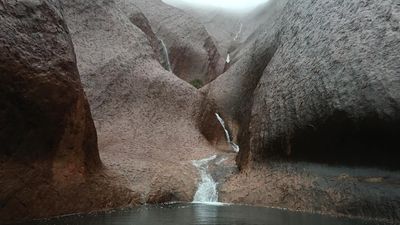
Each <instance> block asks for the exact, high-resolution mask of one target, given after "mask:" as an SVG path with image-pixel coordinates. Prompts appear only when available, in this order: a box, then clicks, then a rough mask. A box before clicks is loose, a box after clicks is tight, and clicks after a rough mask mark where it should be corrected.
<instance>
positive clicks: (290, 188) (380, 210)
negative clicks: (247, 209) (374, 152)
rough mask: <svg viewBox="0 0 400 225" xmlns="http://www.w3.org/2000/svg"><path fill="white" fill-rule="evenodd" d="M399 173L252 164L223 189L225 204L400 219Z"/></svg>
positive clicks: (311, 164)
mask: <svg viewBox="0 0 400 225" xmlns="http://www.w3.org/2000/svg"><path fill="white" fill-rule="evenodd" d="M399 181H400V177H399V174H398V172H391V171H385V170H380V169H375V168H350V167H338V166H328V165H324V164H315V163H303V162H299V163H287V162H272V163H269V164H268V165H252V167H251V168H248V169H247V170H244V171H242V172H241V173H240V174H238V175H236V176H232V177H230V178H229V179H228V181H227V182H225V183H224V184H223V185H222V187H221V188H220V200H221V201H224V202H232V203H238V204H251V205H268V206H270V207H278V208H286V209H290V210H296V211H308V212H320V213H323V214H331V215H340V216H343V215H344V216H353V217H361V218H374V219H377V220H382V221H386V222H389V223H397V222H398V221H399V219H400V211H399V210H398V209H399V204H400V192H399V187H400V186H399V184H400V183H399Z"/></svg>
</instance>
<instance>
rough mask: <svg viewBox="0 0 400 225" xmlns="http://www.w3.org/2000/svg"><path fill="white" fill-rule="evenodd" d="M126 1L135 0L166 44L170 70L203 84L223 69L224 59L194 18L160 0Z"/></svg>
mask: <svg viewBox="0 0 400 225" xmlns="http://www.w3.org/2000/svg"><path fill="white" fill-rule="evenodd" d="M125 1H127V2H134V3H135V4H136V5H137V6H138V7H139V8H140V9H141V11H142V12H143V13H144V15H145V16H146V17H147V18H148V19H149V21H150V24H151V26H152V28H153V30H154V32H155V33H156V34H157V36H158V37H159V38H160V39H162V40H163V41H164V43H165V44H166V46H167V47H168V51H169V58H170V61H171V65H172V70H173V72H174V74H176V75H177V76H178V77H180V78H181V79H183V80H185V81H187V82H189V83H190V82H193V81H196V80H198V81H201V83H202V84H203V85H205V84H207V83H208V82H210V81H212V80H214V79H215V78H216V77H217V76H218V75H220V74H221V73H222V72H223V69H224V59H223V58H222V57H221V56H220V54H219V52H218V50H217V47H216V46H215V44H214V41H213V40H212V38H211V37H210V35H209V34H208V33H207V30H206V29H205V28H204V26H203V25H202V24H201V23H199V22H197V20H196V19H194V18H193V17H191V16H190V15H188V14H186V13H185V12H183V11H182V10H179V9H177V8H174V7H172V6H169V5H167V4H165V3H163V2H162V1H160V0H135V1H133V0H125Z"/></svg>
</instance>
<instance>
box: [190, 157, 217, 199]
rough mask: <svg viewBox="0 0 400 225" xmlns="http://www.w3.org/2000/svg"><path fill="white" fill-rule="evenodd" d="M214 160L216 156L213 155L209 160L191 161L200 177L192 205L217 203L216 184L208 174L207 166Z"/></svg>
mask: <svg viewBox="0 0 400 225" xmlns="http://www.w3.org/2000/svg"><path fill="white" fill-rule="evenodd" d="M216 158H217V156H216V155H213V156H211V157H209V158H205V159H200V160H193V161H192V163H193V165H194V166H195V167H196V168H197V169H198V170H199V172H200V176H201V181H200V183H199V185H198V189H197V191H196V194H195V195H194V198H193V202H194V203H210V202H218V192H217V183H216V182H215V181H214V179H213V178H212V176H211V175H210V174H209V173H208V164H209V163H210V162H211V161H213V160H215V159H216Z"/></svg>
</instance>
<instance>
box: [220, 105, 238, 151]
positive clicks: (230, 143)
mask: <svg viewBox="0 0 400 225" xmlns="http://www.w3.org/2000/svg"><path fill="white" fill-rule="evenodd" d="M215 116H216V117H217V119H218V121H219V123H220V124H221V126H222V128H223V129H224V131H225V137H226V141H227V142H228V144H229V145H230V146H231V147H232V149H233V151H235V152H236V153H238V152H239V150H240V148H239V146H238V145H237V144H235V143H234V142H233V141H232V140H231V136H230V134H229V131H228V130H227V129H226V127H225V122H224V120H223V119H222V117H221V116H220V115H219V114H218V113H215Z"/></svg>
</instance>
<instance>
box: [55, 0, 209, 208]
mask: <svg viewBox="0 0 400 225" xmlns="http://www.w3.org/2000/svg"><path fill="white" fill-rule="evenodd" d="M63 7H64V9H65V17H66V20H67V24H68V27H69V29H70V30H71V35H72V40H73V43H74V46H75V50H76V55H77V61H78V69H79V71H80V73H81V76H82V82H83V84H84V88H85V90H86V92H87V95H88V98H89V102H90V105H91V108H92V112H93V116H94V120H95V123H96V127H97V131H98V136H99V148H100V153H101V157H102V159H103V161H104V163H105V164H106V166H108V167H109V168H113V169H115V170H117V171H119V172H120V173H122V174H123V175H125V176H126V177H127V178H128V179H129V181H130V182H131V183H130V185H129V186H130V188H132V189H133V190H136V191H138V192H140V193H141V194H142V195H141V196H142V202H164V201H177V200H181V201H191V200H192V197H193V195H194V191H195V188H196V183H197V180H196V177H197V171H196V170H195V168H194V167H193V166H192V164H191V161H190V160H192V159H197V158H200V157H203V156H207V155H209V154H211V153H210V151H211V149H210V147H209V144H208V142H207V140H206V139H205V138H204V137H203V136H202V134H201V133H200V132H199V130H198V128H197V127H198V125H197V122H196V121H197V118H198V117H199V115H198V114H199V106H200V103H201V101H200V100H201V98H202V95H201V94H200V93H199V92H198V91H197V89H195V88H194V87H192V86H191V85H189V84H188V83H186V82H184V81H183V80H181V79H179V78H178V77H176V76H175V75H174V74H172V73H170V72H168V71H166V70H165V69H164V68H162V67H161V65H160V64H159V62H157V60H155V59H154V57H152V55H153V51H152V48H151V47H150V43H149V41H148V38H147V37H146V35H145V33H143V32H142V31H141V30H140V29H139V28H138V27H136V26H135V25H134V24H133V23H132V22H131V21H130V20H129V18H128V17H127V16H126V14H125V13H123V12H122V11H121V10H120V9H119V4H117V3H116V2H114V1H108V2H104V1H100V0H98V1H84V0H74V1H64V2H63Z"/></svg>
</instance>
